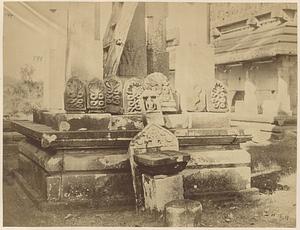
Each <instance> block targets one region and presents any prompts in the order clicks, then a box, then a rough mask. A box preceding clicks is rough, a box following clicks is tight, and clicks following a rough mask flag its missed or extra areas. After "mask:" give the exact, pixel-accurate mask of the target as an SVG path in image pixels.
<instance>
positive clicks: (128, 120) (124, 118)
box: [110, 115, 144, 130]
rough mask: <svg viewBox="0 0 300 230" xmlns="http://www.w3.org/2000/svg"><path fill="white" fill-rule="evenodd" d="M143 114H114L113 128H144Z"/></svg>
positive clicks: (112, 119)
mask: <svg viewBox="0 0 300 230" xmlns="http://www.w3.org/2000/svg"><path fill="white" fill-rule="evenodd" d="M143 128H144V121H143V116H142V115H114V116H112V117H111V127H110V129H111V130H142V129H143Z"/></svg>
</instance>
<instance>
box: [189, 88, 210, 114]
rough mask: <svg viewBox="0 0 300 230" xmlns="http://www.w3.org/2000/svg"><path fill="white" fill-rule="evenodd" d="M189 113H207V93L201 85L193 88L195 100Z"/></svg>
mask: <svg viewBox="0 0 300 230" xmlns="http://www.w3.org/2000/svg"><path fill="white" fill-rule="evenodd" d="M188 111H192V112H205V111H206V91H205V89H203V88H201V87H200V86H199V85H196V86H195V87H194V88H193V99H192V101H191V106H189V108H188Z"/></svg>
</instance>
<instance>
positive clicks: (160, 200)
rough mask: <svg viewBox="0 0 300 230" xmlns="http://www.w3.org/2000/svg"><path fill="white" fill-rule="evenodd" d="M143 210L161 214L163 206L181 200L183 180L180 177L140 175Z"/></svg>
mask: <svg viewBox="0 0 300 230" xmlns="http://www.w3.org/2000/svg"><path fill="white" fill-rule="evenodd" d="M142 181H143V190H144V198H145V208H146V209H149V210H151V211H158V212H162V211H163V210H164V208H165V204H166V203H168V202H170V201H172V200H176V199H183V180H182V176H181V175H173V176H166V175H160V176H159V175H158V176H149V175H145V174H143V175H142Z"/></svg>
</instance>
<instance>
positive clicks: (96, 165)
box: [63, 151, 130, 172]
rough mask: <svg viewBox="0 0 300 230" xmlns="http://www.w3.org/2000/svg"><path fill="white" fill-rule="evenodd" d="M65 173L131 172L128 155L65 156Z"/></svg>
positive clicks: (86, 154) (78, 154)
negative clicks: (92, 171) (94, 171)
mask: <svg viewBox="0 0 300 230" xmlns="http://www.w3.org/2000/svg"><path fill="white" fill-rule="evenodd" d="M63 161H64V171H91V170H121V171H124V170H126V171H128V172H129V171H130V164H129V157H128V155H127V154H110V155H108V154H103V153H101V151H98V153H76V154H64V160H63Z"/></svg>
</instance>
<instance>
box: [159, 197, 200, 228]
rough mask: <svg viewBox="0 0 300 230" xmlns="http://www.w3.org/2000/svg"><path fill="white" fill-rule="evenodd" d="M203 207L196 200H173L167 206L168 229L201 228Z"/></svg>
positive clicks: (166, 222) (166, 221)
mask: <svg viewBox="0 0 300 230" xmlns="http://www.w3.org/2000/svg"><path fill="white" fill-rule="evenodd" d="M201 215H202V205H201V203H200V202H199V201H194V200H187V199H184V200H173V201H171V202H169V203H167V204H166V212H165V224H166V226H167V227H200V226H201V225H200V224H201Z"/></svg>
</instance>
